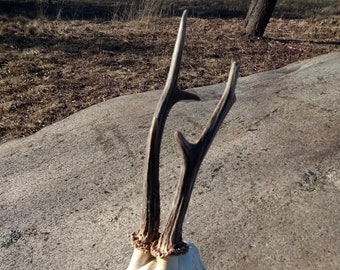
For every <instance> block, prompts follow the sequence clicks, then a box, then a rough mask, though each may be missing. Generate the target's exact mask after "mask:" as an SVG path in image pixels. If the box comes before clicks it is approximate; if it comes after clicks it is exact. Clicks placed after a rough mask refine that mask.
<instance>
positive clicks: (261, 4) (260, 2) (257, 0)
mask: <svg viewBox="0 0 340 270" xmlns="http://www.w3.org/2000/svg"><path fill="white" fill-rule="evenodd" d="M276 2H277V0H251V3H250V7H249V10H248V13H247V16H246V20H245V31H246V34H247V35H248V36H256V37H262V36H263V34H264V31H265V30H266V26H267V24H268V22H269V19H270V17H271V15H272V13H273V11H274V8H275V5H276Z"/></svg>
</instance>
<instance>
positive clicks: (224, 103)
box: [151, 62, 239, 258]
mask: <svg viewBox="0 0 340 270" xmlns="http://www.w3.org/2000/svg"><path fill="white" fill-rule="evenodd" d="M238 69H239V66H238V64H236V63H235V62H233V63H232V66H231V69H230V73H229V80H228V83H227V86H226V88H225V90H224V93H223V95H222V98H221V100H220V101H219V103H218V105H217V107H216V109H215V111H214V113H213V115H212V116H211V118H210V120H209V122H208V124H207V126H206V128H205V129H204V131H203V133H202V135H201V137H200V138H199V139H198V141H197V142H196V143H189V142H188V141H187V140H186V139H185V137H184V136H183V135H182V133H180V132H176V133H175V137H176V140H177V142H178V144H179V145H180V149H181V152H182V156H183V163H182V168H181V177H180V180H179V182H178V185H177V190H176V194H175V199H174V202H173V205H172V209H171V212H170V215H169V217H168V220H167V223H166V225H165V230H164V232H163V233H162V234H161V235H160V238H159V240H158V241H155V242H154V243H153V245H152V249H151V253H152V255H153V256H155V257H156V256H159V257H162V258H163V257H166V256H169V255H180V254H185V253H186V252H187V251H188V246H187V244H185V243H184V242H183V241H182V225H183V222H184V217H185V214H186V211H187V208H188V205H189V201H190V197H191V192H192V189H193V187H194V183H195V180H196V176H197V173H198V170H199V168H200V165H201V163H202V161H203V159H204V157H205V154H206V153H207V151H208V149H209V147H210V145H211V143H212V141H213V139H214V137H215V135H216V133H217V130H218V129H219V127H220V125H221V124H222V122H223V120H224V118H225V116H226V115H227V113H228V112H229V110H230V108H231V106H232V105H233V103H234V102H235V100H236V97H235V87H236V80H237V76H238Z"/></svg>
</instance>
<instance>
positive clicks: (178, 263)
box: [127, 243, 205, 270]
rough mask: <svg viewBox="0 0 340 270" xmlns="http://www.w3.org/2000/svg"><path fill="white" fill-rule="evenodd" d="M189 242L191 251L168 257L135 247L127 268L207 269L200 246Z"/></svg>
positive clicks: (145, 269)
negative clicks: (201, 256)
mask: <svg viewBox="0 0 340 270" xmlns="http://www.w3.org/2000/svg"><path fill="white" fill-rule="evenodd" d="M187 244H188V246H189V251H188V252H187V253H186V254H183V255H179V256H168V257H166V258H158V257H152V256H151V255H150V254H149V253H147V254H146V253H144V252H143V251H141V250H139V249H136V248H135V249H134V251H133V254H132V258H131V261H130V264H129V267H128V268H127V270H205V267H204V265H203V263H202V261H201V258H200V254H199V250H198V248H197V247H196V246H195V245H194V244H192V243H187Z"/></svg>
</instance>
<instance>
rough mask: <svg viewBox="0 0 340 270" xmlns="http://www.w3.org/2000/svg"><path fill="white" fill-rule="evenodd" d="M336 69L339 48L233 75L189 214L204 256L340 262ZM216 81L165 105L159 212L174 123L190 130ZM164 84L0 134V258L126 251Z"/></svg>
mask: <svg viewBox="0 0 340 270" xmlns="http://www.w3.org/2000/svg"><path fill="white" fill-rule="evenodd" d="M339 70H340V53H333V54H328V55H324V56H320V57H317V58H314V59H311V60H308V61H304V62H301V63H296V64H292V65H289V66H287V67H285V68H282V69H279V70H275V71H270V72H265V73H261V74H256V75H252V76H249V77H245V78H240V79H239V83H238V87H237V97H238V101H237V102H236V103H235V105H234V107H233V108H232V110H231V112H230V114H229V115H228V116H227V119H226V120H225V122H224V124H223V125H222V128H221V130H220V131H219V133H218V135H217V137H216V139H215V141H214V142H213V145H212V146H211V148H210V150H209V152H208V154H207V156H206V159H205V160H204V162H203V164H202V167H201V170H200V173H199V176H198V179H197V182H196V185H195V188H194V192H193V196H192V201H191V203H190V206H189V209H188V216H187V218H186V221H185V226H184V239H185V240H188V241H191V242H193V243H195V244H196V245H197V246H198V247H199V249H200V251H201V256H202V260H203V262H204V264H205V265H206V267H207V269H259V270H263V269H339V267H340V256H339V254H340V245H339V243H340V165H339V164H340V105H339V104H340V92H339V89H340V73H339ZM223 86H224V85H214V86H209V87H203V88H199V89H194V90H193V91H195V92H197V93H198V94H199V95H200V96H201V97H202V101H201V102H190V103H188V102H187V103H180V104H177V105H175V107H174V108H173V110H172V111H171V113H170V115H169V118H168V122H167V126H166V130H165V136H164V144H163V145H162V152H161V155H162V159H161V166H160V174H161V193H162V194H161V196H162V219H163V220H164V219H165V218H166V216H167V213H168V210H169V206H170V204H171V200H172V197H173V192H174V189H175V185H176V181H177V178H178V174H179V169H178V167H179V165H180V162H181V159H180V156H179V154H178V151H177V150H178V149H177V146H176V145H175V143H174V140H173V138H172V137H173V135H172V134H173V132H174V131H176V130H180V131H183V132H184V133H185V134H186V135H187V136H189V138H197V137H198V135H199V133H200V132H201V131H202V129H203V126H204V125H205V123H206V121H207V119H208V117H209V115H210V114H211V112H212V110H213V109H214V106H215V104H216V102H217V99H218V98H219V96H220V94H221V91H222V89H223ZM159 95H160V92H159V91H155V92H148V93H144V94H138V95H133V96H125V97H120V98H116V99H113V100H109V101H107V102H104V103H101V104H98V105H96V106H93V107H91V108H88V109H86V110H83V111H81V112H79V113H76V114H74V115H72V116H70V117H69V118H67V119H65V120H63V121H61V122H58V123H56V124H54V125H52V126H49V127H46V128H44V129H43V130H41V131H40V132H38V133H36V134H34V135H33V136H30V137H28V138H24V139H20V140H13V141H9V142H7V143H4V144H2V145H0V161H1V162H0V185H1V190H0V236H1V237H2V239H1V240H2V242H3V244H2V245H3V247H2V248H1V249H0V269H25V270H26V269H124V268H125V267H126V266H127V265H128V262H129V260H130V256H131V254H132V247H131V246H130V244H129V238H128V235H129V233H131V232H132V231H134V230H135V229H136V228H137V226H138V222H139V212H140V209H139V207H140V204H141V181H142V170H143V158H144V149H145V141H146V136H147V133H148V128H149V125H150V121H151V117H152V114H153V110H154V108H155V106H156V103H157V100H158V98H159ZM11 230H14V232H18V231H19V232H20V233H21V235H20V236H21V237H20V238H19V239H17V238H18V233H16V234H15V233H14V234H13V233H12V235H16V238H15V239H13V241H11V236H10V234H11ZM13 237H14V236H13Z"/></svg>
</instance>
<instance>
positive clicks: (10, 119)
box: [0, 16, 340, 142]
mask: <svg viewBox="0 0 340 270" xmlns="http://www.w3.org/2000/svg"><path fill="white" fill-rule="evenodd" d="M0 21H1V25H0V67H1V69H0V95H1V99H0V141H2V142H4V141H6V140H9V139H12V138H18V137H22V136H27V135H30V134H32V133H34V132H36V131H38V130H39V129H41V128H43V127H44V126H46V125H50V124H51V123H53V122H56V121H58V120H61V119H63V118H65V117H67V116H68V115H70V114H72V113H74V112H76V111H78V110H81V109H84V108H86V107H88V106H91V105H93V104H96V103H98V102H101V101H104V100H107V99H110V98H113V97H117V96H121V95H128V94H133V93H139V92H145V91H150V90H156V89H161V88H162V87H163V84H164V82H165V79H166V75H167V71H168V66H169V62H170V57H171V53H172V49H173V44H174V41H175V37H176V32H177V27H178V22H179V19H178V18H146V17H145V18H144V19H143V20H132V21H128V22H120V21H112V22H106V23H98V22H93V21H92V22H91V21H58V20H55V21H48V20H43V19H40V20H29V19H25V18H20V17H19V18H15V19H6V18H2V19H0ZM188 24H189V25H188V34H187V42H186V47H185V52H184V56H183V65H182V70H181V76H180V86H181V87H182V88H190V87H196V86H203V85H209V84H214V83H220V82H223V81H225V80H226V73H227V71H228V70H229V64H230V61H231V59H232V58H236V59H239V60H240V61H241V75H242V76H245V75H249V74H252V73H255V72H261V71H265V70H270V69H276V68H279V67H282V66H284V65H286V64H288V63H291V62H295V61H297V60H302V59H306V58H310V57H313V56H316V55H320V54H324V53H328V52H331V51H336V50H339V49H340V47H339V44H340V40H339V37H340V27H339V25H340V18H339V17H335V16H333V17H327V18H318V19H317V18H313V19H304V20H283V19H272V20H271V22H270V24H269V25H268V28H267V32H266V37H267V38H265V39H256V40H249V39H247V38H246V37H245V36H244V35H243V34H242V32H243V21H242V20H240V19H229V20H222V19H209V20H208V19H207V20H204V19H193V18H191V19H189V23H188Z"/></svg>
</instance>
